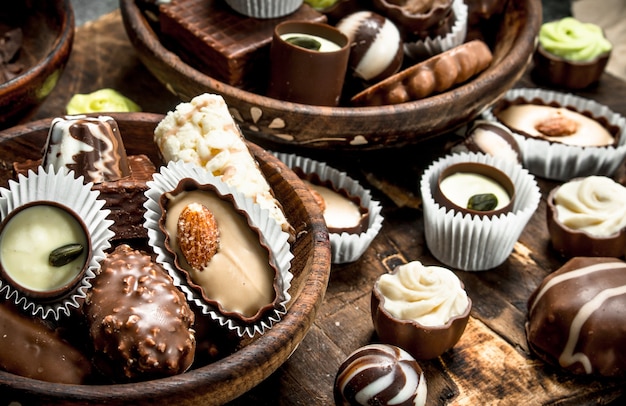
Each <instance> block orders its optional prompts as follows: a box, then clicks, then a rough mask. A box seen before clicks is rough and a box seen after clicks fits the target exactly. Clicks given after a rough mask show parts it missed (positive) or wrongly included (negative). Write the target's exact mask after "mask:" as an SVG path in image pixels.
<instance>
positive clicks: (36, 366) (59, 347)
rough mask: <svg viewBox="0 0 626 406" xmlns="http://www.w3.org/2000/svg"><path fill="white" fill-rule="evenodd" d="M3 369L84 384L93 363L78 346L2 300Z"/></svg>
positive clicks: (0, 344)
mask: <svg viewBox="0 0 626 406" xmlns="http://www.w3.org/2000/svg"><path fill="white" fill-rule="evenodd" d="M0 368H1V369H3V370H5V371H7V372H10V373H12V374H15V375H20V376H24V377H27V378H32V379H39V380H42V381H48V382H54V383H67V384H83V383H86V381H87V380H88V378H89V376H90V375H91V363H90V362H89V360H88V358H87V357H86V356H85V355H83V354H82V353H81V352H80V351H79V350H78V349H77V348H75V347H74V346H72V345H70V344H69V343H68V342H67V341H65V340H63V339H62V338H61V337H60V335H59V334H57V332H56V331H55V330H53V329H51V328H49V327H48V326H47V325H45V324H43V322H41V321H39V319H36V318H33V317H27V316H25V315H24V314H22V313H20V312H19V311H18V309H17V308H16V307H15V306H14V305H12V304H11V303H9V302H5V301H2V302H0Z"/></svg>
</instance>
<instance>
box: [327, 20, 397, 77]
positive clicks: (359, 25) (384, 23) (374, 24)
mask: <svg viewBox="0 0 626 406" xmlns="http://www.w3.org/2000/svg"><path fill="white" fill-rule="evenodd" d="M337 29H338V30H339V31H341V32H343V33H344V34H345V35H346V36H347V37H348V38H349V39H350V42H351V43H352V49H351V51H350V59H349V61H348V67H349V68H350V69H352V71H353V73H354V75H355V76H356V77H359V78H361V79H363V80H365V81H369V82H372V83H375V82H378V81H380V80H382V79H385V78H387V77H389V76H391V75H393V74H394V73H396V72H397V71H398V70H400V67H401V66H402V60H403V59H404V48H403V42H402V38H401V36H400V31H398V28H397V27H396V26H395V24H394V23H393V22H391V20H388V19H387V18H385V17H383V16H381V15H380V14H377V13H374V12H371V11H357V12H356V13H353V14H350V15H348V16H346V17H344V18H342V19H341V20H340V21H339V22H338V23H337Z"/></svg>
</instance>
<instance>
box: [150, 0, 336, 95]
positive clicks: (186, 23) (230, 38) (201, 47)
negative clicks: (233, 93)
mask: <svg viewBox="0 0 626 406" xmlns="http://www.w3.org/2000/svg"><path fill="white" fill-rule="evenodd" d="M287 20H302V21H315V22H321V23H323V22H326V16H324V15H323V14H321V13H319V12H317V11H315V10H314V9H313V8H311V7H310V6H309V5H307V4H303V5H302V6H301V7H300V8H298V10H296V11H295V12H294V13H292V14H289V15H287V16H285V17H281V18H270V19H258V18H250V17H245V16H243V15H241V14H238V13H236V12H234V11H233V10H232V9H231V8H230V7H229V6H228V5H227V4H226V3H225V2H223V1H218V0H190V1H180V0H172V2H170V3H169V4H163V5H161V7H160V23H161V31H162V33H163V34H164V36H165V38H166V43H167V44H169V47H170V49H173V50H175V52H176V53H178V54H179V56H181V58H183V59H185V60H186V61H188V62H189V63H190V64H191V65H194V66H196V67H197V68H198V69H200V70H201V71H203V72H204V73H206V74H207V75H209V76H211V77H214V78H215V79H217V80H220V81H222V82H225V83H227V84H229V85H232V86H237V87H241V88H244V89H255V88H258V87H259V84H263V83H266V82H267V77H268V76H267V75H268V74H269V70H268V67H269V49H270V44H271V42H272V34H273V31H274V27H275V26H276V25H277V24H278V23H280V22H282V21H287Z"/></svg>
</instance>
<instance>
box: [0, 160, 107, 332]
mask: <svg viewBox="0 0 626 406" xmlns="http://www.w3.org/2000/svg"><path fill="white" fill-rule="evenodd" d="M83 181H84V178H83V176H80V177H78V178H74V172H73V171H68V170H67V169H65V168H61V169H60V170H59V171H58V172H55V171H54V169H53V168H52V166H50V167H49V168H48V171H46V170H44V168H43V167H41V166H39V167H38V169H37V173H35V172H34V171H32V170H30V171H28V176H24V175H18V179H17V181H15V180H10V181H9V184H8V189H7V188H0V196H1V201H0V215H1V216H2V218H3V219H4V218H5V217H6V216H7V215H8V214H9V213H10V212H11V211H13V210H14V209H16V208H18V207H20V206H22V205H24V204H26V203H30V202H37V201H52V202H57V203H59V204H61V205H63V206H65V207H67V208H69V209H71V210H73V211H74V212H75V213H76V214H77V215H78V216H80V218H81V219H82V220H83V222H84V223H85V225H86V226H87V230H88V232H89V234H90V239H91V246H92V256H91V258H90V259H89V264H88V266H87V270H86V272H85V275H84V276H83V279H82V280H81V281H80V282H79V283H78V285H77V286H76V287H75V288H74V291H73V292H71V294H69V295H66V296H65V297H63V298H61V299H60V300H58V301H53V302H39V301H37V300H35V299H31V298H29V297H27V296H25V295H23V294H22V293H20V292H19V291H17V290H16V289H14V288H13V287H12V286H11V285H9V284H5V283H3V282H2V280H1V279H0V297H2V298H4V299H7V300H11V301H13V302H14V303H15V304H16V305H17V306H18V307H20V308H21V309H23V310H24V311H25V312H27V313H29V314H32V315H33V316H36V317H41V318H42V319H53V320H58V319H60V318H61V316H62V315H65V316H69V315H70V308H75V309H77V308H79V307H80V305H81V302H82V301H83V299H84V298H85V297H86V295H87V292H88V291H89V289H90V288H91V280H92V279H93V278H95V276H96V275H97V274H98V273H99V271H100V262H101V261H102V260H103V259H104V258H105V255H106V254H105V251H106V250H107V249H109V248H110V247H111V243H110V242H109V240H110V239H111V238H113V236H114V235H115V233H114V232H113V231H111V229H110V227H111V225H113V221H112V220H108V219H107V218H106V217H107V216H108V215H109V213H110V210H108V209H103V207H104V204H105V201H104V200H100V199H98V197H99V196H100V193H98V192H97V191H93V190H92V189H91V187H92V185H93V184H92V183H87V184H84V183H83Z"/></svg>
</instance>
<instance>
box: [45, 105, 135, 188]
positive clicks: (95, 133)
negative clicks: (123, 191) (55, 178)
mask: <svg viewBox="0 0 626 406" xmlns="http://www.w3.org/2000/svg"><path fill="white" fill-rule="evenodd" d="M42 165H43V167H44V168H46V169H47V168H48V166H49V165H53V166H54V168H55V169H57V170H58V169H59V168H61V167H66V168H67V169H69V170H73V171H74V172H75V173H77V174H79V175H83V176H84V177H85V181H86V182H94V183H100V182H105V181H115V180H118V179H120V178H123V177H125V176H128V175H129V174H130V168H129V167H128V162H127V160H126V149H125V148H124V143H123V141H122V137H121V136H120V129H119V128H118V126H117V122H116V121H115V120H114V119H113V118H111V117H108V116H99V117H87V116H68V117H65V118H56V119H54V120H53V121H52V124H51V125H50V131H49V133H48V139H47V141H46V146H45V148H44V154H43V164H42Z"/></svg>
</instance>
